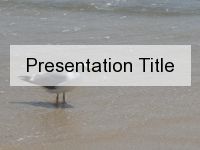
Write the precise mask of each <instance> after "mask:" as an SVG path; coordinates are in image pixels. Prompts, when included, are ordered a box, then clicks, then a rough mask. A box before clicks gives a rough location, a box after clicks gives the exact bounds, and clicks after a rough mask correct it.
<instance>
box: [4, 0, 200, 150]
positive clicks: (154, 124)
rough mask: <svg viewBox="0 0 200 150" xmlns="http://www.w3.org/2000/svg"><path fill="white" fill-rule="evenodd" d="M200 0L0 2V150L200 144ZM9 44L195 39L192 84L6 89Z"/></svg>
mask: <svg viewBox="0 0 200 150" xmlns="http://www.w3.org/2000/svg"><path fill="white" fill-rule="evenodd" d="M199 15H200V1H199V0H182V1H179V0H162V1H160V0H148V1H147V0H132V1H131V0H104V1H102V0H84V1H83V0H82V1H81V0H74V1H70V0H65V1H64V0H0V68H1V69H0V100H1V105H0V121H1V122H0V133H1V134H0V149H3V150H5V149H9V150H10V149H20V150H21V149H27V148H28V149H39V150H40V149H48V150H49V149H102V148H103V149H114V148H115V149H147V148H148V149H199V143H200V127H199V122H200V117H199V114H200V109H199V107H200V102H199V97H200V93H199V91H200V68H199V64H200V60H199V57H200V52H199V48H200V44H199V43H200V30H199V25H200V17H199ZM10 44H192V87H162V88H161V87H104V88H100V87H93V88H92V87H85V88H76V89H74V91H73V92H72V93H70V94H69V99H68V101H69V104H70V105H71V106H73V107H72V108H65V107H61V108H56V107H55V106H54V105H53V102H54V100H55V95H51V94H48V93H46V92H45V91H44V90H42V89H40V88H33V87H28V88H27V87H9V45H10Z"/></svg>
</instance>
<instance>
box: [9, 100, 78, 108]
mask: <svg viewBox="0 0 200 150" xmlns="http://www.w3.org/2000/svg"><path fill="white" fill-rule="evenodd" d="M10 103H12V104H22V105H30V106H35V107H43V108H62V109H64V108H74V107H73V106H72V105H70V104H67V103H65V104H63V103H60V104H54V103H50V102H41V101H31V102H10Z"/></svg>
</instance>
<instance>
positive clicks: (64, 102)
mask: <svg viewBox="0 0 200 150" xmlns="http://www.w3.org/2000/svg"><path fill="white" fill-rule="evenodd" d="M65 103H66V101H65V92H63V104H65Z"/></svg>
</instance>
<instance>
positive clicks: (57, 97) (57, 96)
mask: <svg viewBox="0 0 200 150" xmlns="http://www.w3.org/2000/svg"><path fill="white" fill-rule="evenodd" d="M58 99H59V94H58V93H57V95H56V105H58Z"/></svg>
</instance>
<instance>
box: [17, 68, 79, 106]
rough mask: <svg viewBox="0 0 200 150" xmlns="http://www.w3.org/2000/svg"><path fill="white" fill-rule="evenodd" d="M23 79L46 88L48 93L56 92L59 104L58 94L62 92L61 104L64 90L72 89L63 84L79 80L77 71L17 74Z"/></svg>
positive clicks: (64, 97)
mask: <svg viewBox="0 0 200 150" xmlns="http://www.w3.org/2000/svg"><path fill="white" fill-rule="evenodd" d="M19 78H20V79H21V80H23V81H26V82H29V83H32V84H35V85H39V86H41V87H43V88H45V89H46V90H47V92H49V93H56V105H58V104H59V94H61V93H62V95H63V98H62V100H63V101H62V102H63V104H67V103H66V98H67V95H66V94H65V93H66V92H70V91H71V90H73V89H74V86H65V85H67V83H72V82H78V81H80V74H79V73H78V72H67V73H38V74H33V75H32V76H19Z"/></svg>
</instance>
